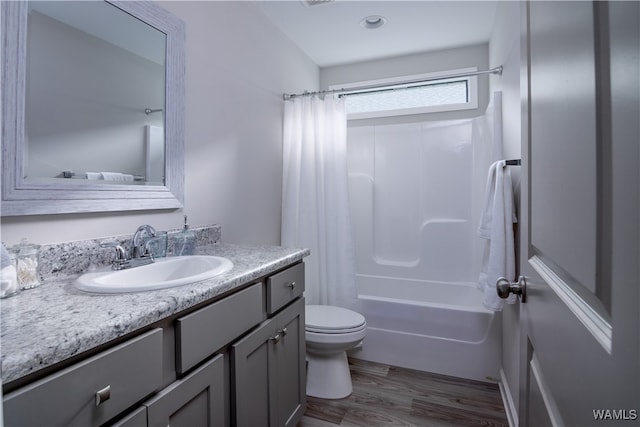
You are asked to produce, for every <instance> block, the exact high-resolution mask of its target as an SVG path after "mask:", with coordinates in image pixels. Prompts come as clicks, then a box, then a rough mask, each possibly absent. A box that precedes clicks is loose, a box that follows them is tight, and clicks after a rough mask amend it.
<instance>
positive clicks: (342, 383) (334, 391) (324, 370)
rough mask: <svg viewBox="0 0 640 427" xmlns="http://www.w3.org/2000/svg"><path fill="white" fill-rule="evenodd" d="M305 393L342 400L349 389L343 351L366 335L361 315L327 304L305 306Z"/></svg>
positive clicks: (363, 319) (345, 359) (346, 363)
mask: <svg viewBox="0 0 640 427" xmlns="http://www.w3.org/2000/svg"><path fill="white" fill-rule="evenodd" d="M305 318H306V320H305V337H306V341H307V396H313V397H319V398H322V399H342V398H344V397H347V396H349V395H350V394H351V392H352V391H353V387H352V385H351V373H350V372H349V363H348V362H347V350H349V349H352V348H354V347H356V346H358V345H359V344H360V343H361V342H362V340H363V339H364V337H365V336H366V334H367V322H366V321H365V318H364V316H362V315H361V314H359V313H356V312H355V311H351V310H347V309H346V308H342V307H334V306H330V305H307V306H306V307H305Z"/></svg>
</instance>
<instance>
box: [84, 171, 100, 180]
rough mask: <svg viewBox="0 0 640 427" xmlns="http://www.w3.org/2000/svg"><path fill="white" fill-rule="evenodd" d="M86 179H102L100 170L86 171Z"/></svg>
mask: <svg viewBox="0 0 640 427" xmlns="http://www.w3.org/2000/svg"><path fill="white" fill-rule="evenodd" d="M87 179H102V175H101V174H100V172H87Z"/></svg>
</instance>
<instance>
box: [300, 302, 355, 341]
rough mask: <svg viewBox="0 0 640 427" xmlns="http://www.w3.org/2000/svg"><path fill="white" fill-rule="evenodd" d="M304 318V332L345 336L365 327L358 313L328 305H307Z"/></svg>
mask: <svg viewBox="0 0 640 427" xmlns="http://www.w3.org/2000/svg"><path fill="white" fill-rule="evenodd" d="M305 318H306V319H305V330H306V331H307V332H314V333H320V334H347V333H351V332H358V331H361V330H363V329H365V328H366V326H367V323H366V321H365V319H364V316H363V315H361V314H360V313H356V312H355V311H351V310H348V309H346V308H342V307H335V306H329V305H307V306H306V307H305Z"/></svg>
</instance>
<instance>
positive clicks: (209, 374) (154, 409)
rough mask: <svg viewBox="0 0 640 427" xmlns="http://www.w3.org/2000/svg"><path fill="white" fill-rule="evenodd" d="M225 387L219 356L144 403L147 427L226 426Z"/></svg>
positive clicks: (222, 361) (222, 357)
mask: <svg viewBox="0 0 640 427" xmlns="http://www.w3.org/2000/svg"><path fill="white" fill-rule="evenodd" d="M224 383H225V375H224V356H223V355H222V354H219V355H217V356H216V357H214V358H213V359H211V360H210V361H208V362H206V363H205V364H204V365H202V366H200V367H199V368H197V369H196V370H195V371H194V372H192V373H190V374H189V375H187V376H186V377H184V378H182V379H180V380H178V381H176V382H174V383H173V384H171V385H170V386H169V387H167V388H165V389H163V390H162V391H161V392H160V393H158V394H157V395H156V396H154V397H153V398H151V400H148V401H147V402H145V403H144V406H146V408H147V425H148V426H149V427H166V426H169V425H171V426H176V427H179V426H199V427H218V426H223V425H225V408H224V406H225V386H224Z"/></svg>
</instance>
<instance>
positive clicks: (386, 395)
mask: <svg viewBox="0 0 640 427" xmlns="http://www.w3.org/2000/svg"><path fill="white" fill-rule="evenodd" d="M349 367H350V369H351V379H352V382H353V394H351V396H349V397H347V398H344V399H337V400H326V399H317V398H314V397H307V410H306V412H305V414H304V416H303V417H302V420H301V421H300V423H298V427H331V426H363V427H376V426H420V427H432V426H433V427H453V426H496V427H498V426H499V427H508V425H509V424H508V422H507V416H506V413H505V410H504V406H503V404H502V398H501V397H500V391H499V388H498V385H497V384H493V383H485V382H480V381H472V380H466V379H461V378H455V377H449V376H446V375H438V374H432V373H427V372H421V371H415V370H412V369H404V368H398V367H395V366H389V365H384V364H379V363H373V362H367V361H363V360H357V359H349Z"/></svg>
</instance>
